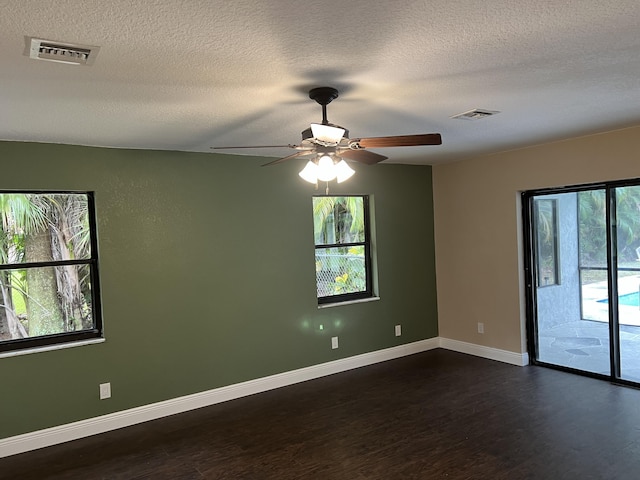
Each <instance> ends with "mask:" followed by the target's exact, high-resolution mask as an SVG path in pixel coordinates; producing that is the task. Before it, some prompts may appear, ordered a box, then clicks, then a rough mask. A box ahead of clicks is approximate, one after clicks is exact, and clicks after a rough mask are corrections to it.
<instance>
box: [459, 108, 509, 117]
mask: <svg viewBox="0 0 640 480" xmlns="http://www.w3.org/2000/svg"><path fill="white" fill-rule="evenodd" d="M498 113H500V112H499V111H497V110H484V109H480V108H476V109H474V110H469V111H468V112H463V113H459V114H457V115H453V116H452V117H451V118H456V119H460V120H480V119H481V118H486V117H490V116H492V115H496V114H498Z"/></svg>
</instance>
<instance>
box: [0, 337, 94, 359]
mask: <svg viewBox="0 0 640 480" xmlns="http://www.w3.org/2000/svg"><path fill="white" fill-rule="evenodd" d="M103 342H104V338H92V339H91V340H80V341H78V342H68V343H57V344H55V345H46V346H43V347H34V348H25V349H24V350H12V351H10V352H0V358H7V357H17V356H18V355H28V354H30V353H40V352H50V351H52V350H62V349H63V348H72V347H82V346H83V345H93V344H95V343H103Z"/></svg>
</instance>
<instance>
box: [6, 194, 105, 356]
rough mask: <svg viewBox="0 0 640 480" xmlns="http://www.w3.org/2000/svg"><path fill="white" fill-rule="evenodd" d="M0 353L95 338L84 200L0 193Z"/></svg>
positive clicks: (92, 232)
mask: <svg viewBox="0 0 640 480" xmlns="http://www.w3.org/2000/svg"><path fill="white" fill-rule="evenodd" d="M0 219H1V225H2V228H1V229H0V353H1V352H7V351H16V350H22V349H30V348H34V347H43V346H49V345H57V344H64V343H70V342H75V341H80V340H88V339H95V338H100V337H101V336H102V320H101V315H100V306H99V294H98V252H97V240H96V223H95V209H94V201H93V195H92V193H88V192H82V193H78V192H27V191H24V192H15V191H12V192H7V191H5V192H0Z"/></svg>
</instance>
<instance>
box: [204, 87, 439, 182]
mask: <svg viewBox="0 0 640 480" xmlns="http://www.w3.org/2000/svg"><path fill="white" fill-rule="evenodd" d="M309 98H311V99H312V100H315V101H316V102H318V103H319V104H320V105H321V106H322V123H312V124H311V127H310V128H307V129H306V130H304V131H303V132H302V141H301V142H300V144H299V145H292V144H288V145H254V146H239V147H211V148H213V149H216V150H226V149H232V148H283V147H286V148H292V149H294V150H297V151H296V152H295V153H293V154H291V155H288V156H286V157H284V158H279V159H277V160H274V161H272V162H269V163H266V164H265V165H263V166H267V165H275V164H278V163H282V162H284V161H287V160H291V159H293V158H297V157H303V156H313V157H314V158H312V160H311V161H310V162H309V164H313V165H315V166H316V167H318V166H319V167H321V168H322V163H323V161H324V163H325V165H329V166H331V167H333V166H336V167H338V168H340V164H344V166H346V168H347V169H348V170H349V171H351V174H352V173H353V170H351V169H350V168H349V167H348V165H346V163H345V162H344V159H347V160H353V161H356V162H360V163H364V164H366V165H374V164H376V163H379V162H381V161H383V160H386V159H387V158H388V157H385V156H384V155H380V154H378V153H374V152H371V151H368V150H366V149H367V148H370V147H373V148H383V147H414V146H422V145H441V144H442V138H441V137H440V134H439V133H423V134H417V135H396V136H391V137H368V138H354V139H350V138H349V131H348V130H347V129H346V128H344V127H341V126H339V125H334V124H332V123H329V121H328V120H327V105H328V104H329V103H331V102H332V101H333V100H335V99H336V98H338V90H336V89H335V88H332V87H318V88H313V89H311V90H310V91H309ZM309 164H308V167H309V168H313V165H309ZM305 170H306V169H305ZM303 172H304V170H303ZM303 172H301V176H302V177H303V178H305V180H308V181H311V182H312V183H315V181H317V180H322V181H325V178H323V177H322V176H320V175H317V176H316V180H314V181H312V180H309V179H307V178H306V177H305V176H304V175H302V174H303ZM351 174H349V175H348V176H351ZM325 177H326V176H325ZM334 178H336V176H335V175H334V176H333V178H329V180H333V179H334ZM347 178H348V177H347ZM338 181H340V175H339V174H338Z"/></svg>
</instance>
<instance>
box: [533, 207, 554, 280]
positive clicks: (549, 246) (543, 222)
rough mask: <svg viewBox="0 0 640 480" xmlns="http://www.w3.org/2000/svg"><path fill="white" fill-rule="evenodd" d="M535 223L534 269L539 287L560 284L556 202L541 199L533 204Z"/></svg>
mask: <svg viewBox="0 0 640 480" xmlns="http://www.w3.org/2000/svg"><path fill="white" fill-rule="evenodd" d="M533 208H534V217H535V222H536V238H535V249H536V268H537V272H536V273H537V276H536V278H537V282H538V286H539V287H544V286H548V285H559V284H560V271H559V265H558V202H557V200H556V199H550V198H541V199H536V200H534V202H533Z"/></svg>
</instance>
